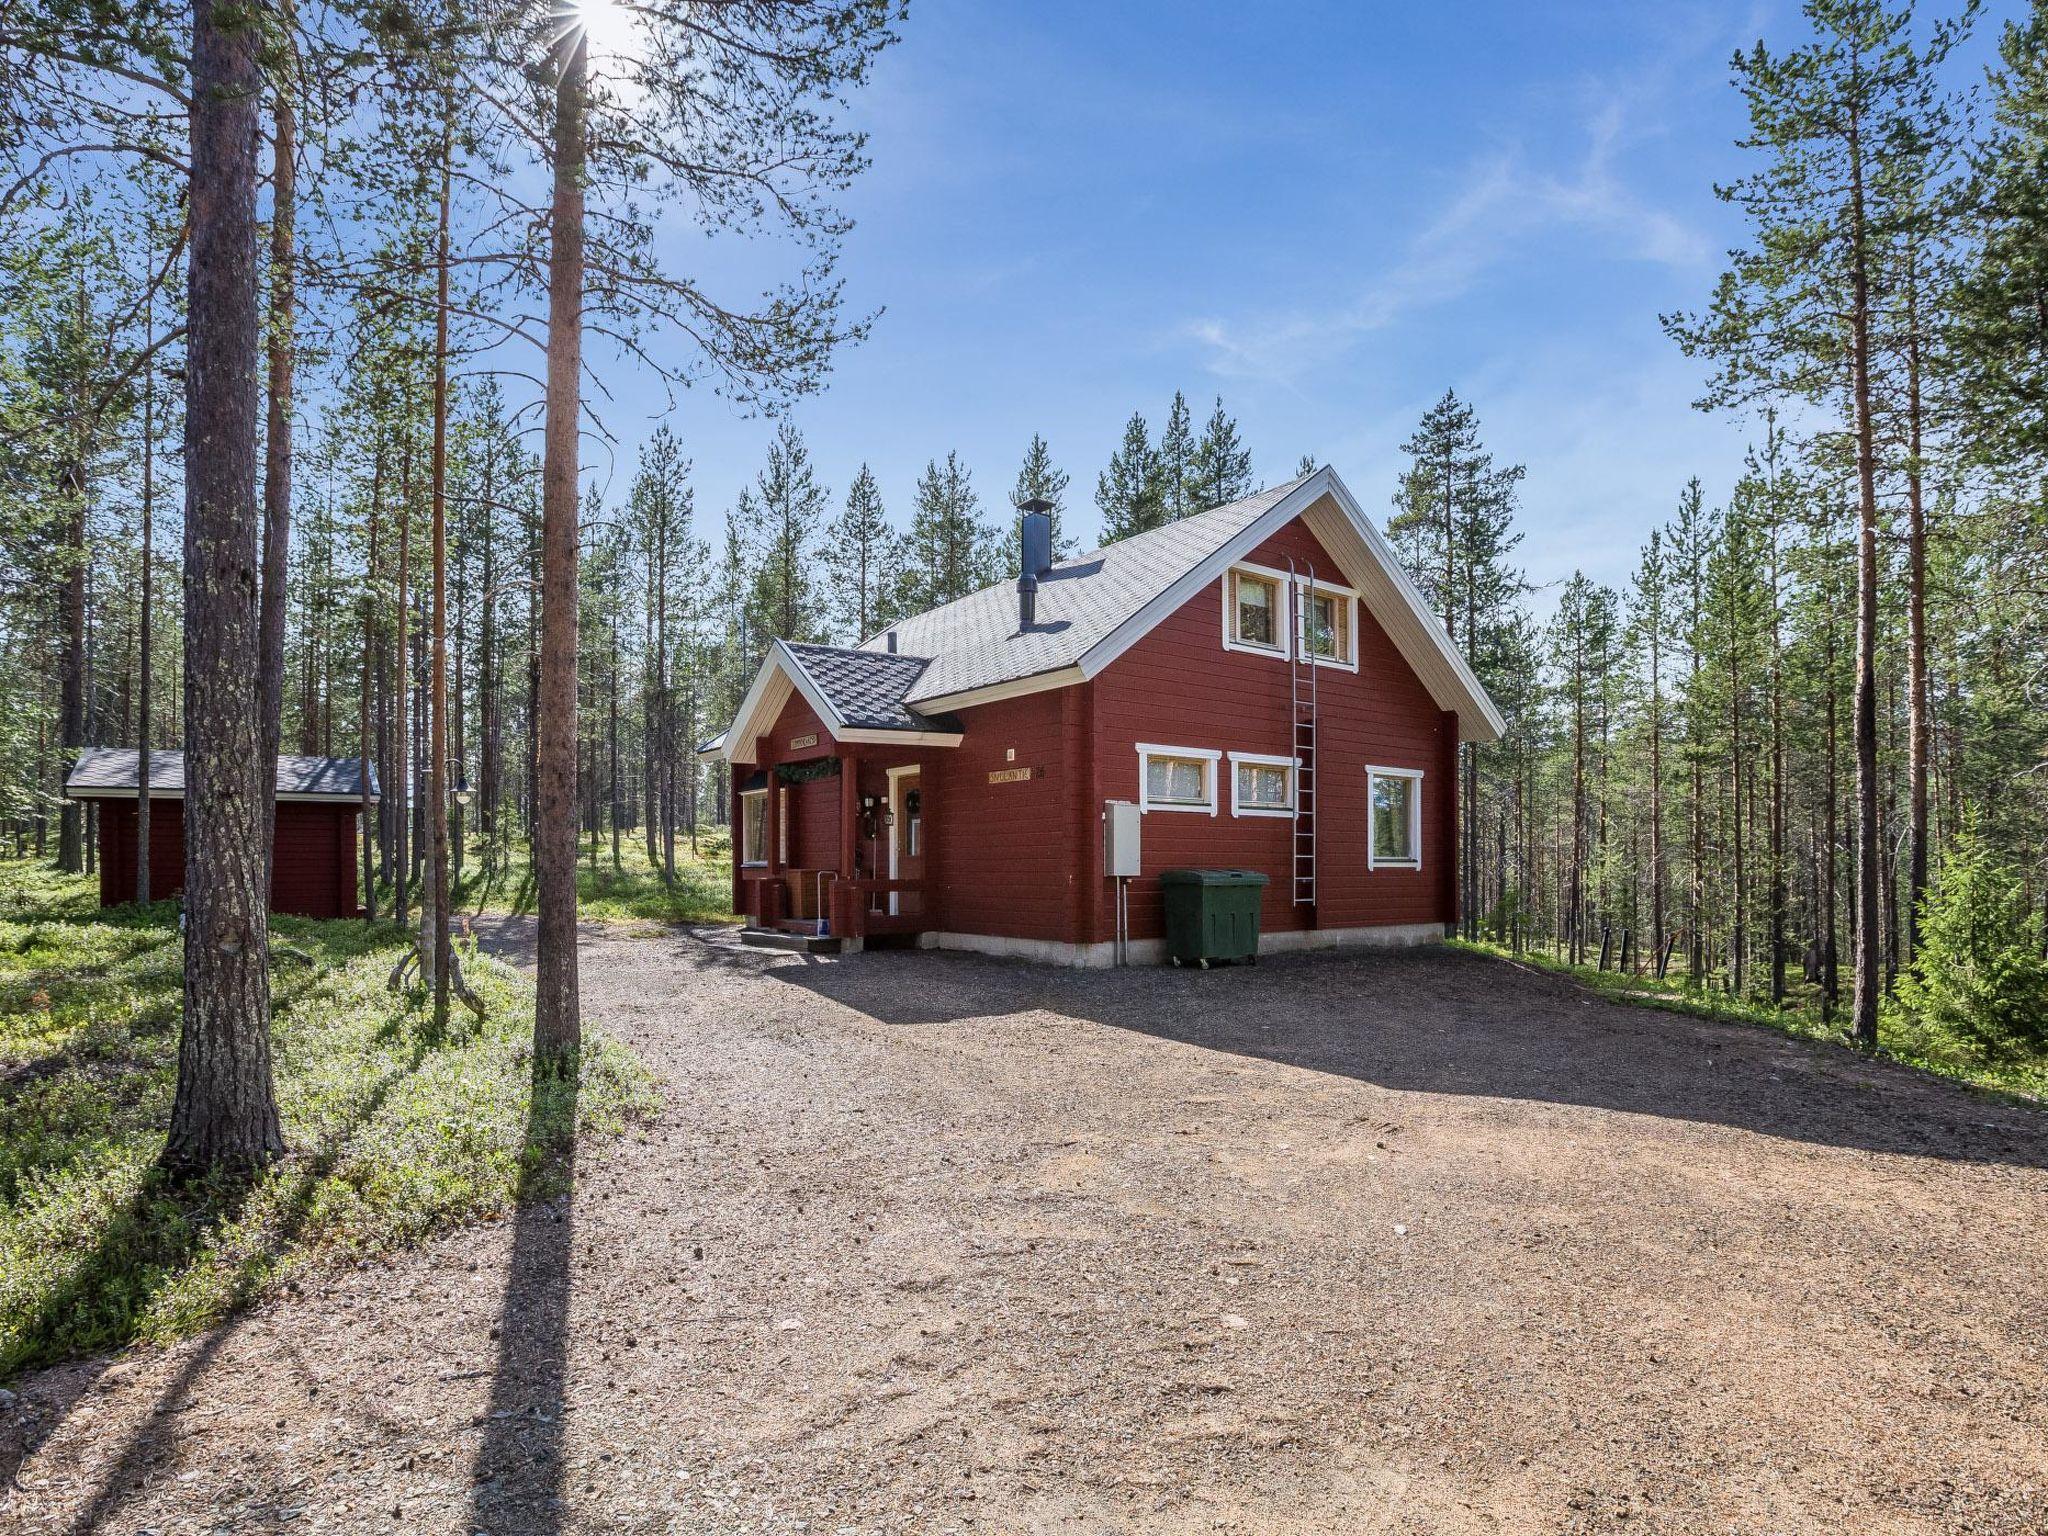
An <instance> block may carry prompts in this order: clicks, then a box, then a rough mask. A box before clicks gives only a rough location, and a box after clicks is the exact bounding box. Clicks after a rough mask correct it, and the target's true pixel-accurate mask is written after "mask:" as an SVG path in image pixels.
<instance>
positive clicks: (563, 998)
mask: <svg viewBox="0 0 2048 1536" xmlns="http://www.w3.org/2000/svg"><path fill="white" fill-rule="evenodd" d="M588 43H589V40H588V37H587V36H586V34H585V32H584V30H583V29H582V28H581V27H569V28H566V29H564V31H563V34H562V36H561V38H560V39H559V40H558V41H557V43H556V44H555V52H556V59H557V61H558V62H557V68H556V81H555V143H554V205H553V211H552V215H551V220H550V227H549V241H548V244H549V249H548V359H547V423H546V431H545V437H544V440H543V457H542V466H541V637H540V698H539V700H538V702H537V711H536V712H537V715H538V719H537V720H536V722H535V724H536V728H537V737H538V761H537V764H536V768H537V771H538V776H539V779H538V783H537V784H536V785H535V790H536V798H535V810H536V815H535V827H534V864H535V875H536V878H537V882H538V887H539V890H538V895H539V915H540V931H539V952H538V956H537V964H536V967H535V996H534V1013H533V1055H534V1065H535V1068H536V1070H538V1071H544V1072H545V1071H554V1072H562V1071H565V1070H568V1071H573V1070H574V1067H573V1061H574V1058H575V1056H576V1054H577V1052H578V1051H580V1050H581V1048H582V1044H583V1020H582V1008H581V1001H580V998H579V996H578V986H577V974H576V734H577V732H576V640H577V634H576V619H577V613H576V603H577V578H576V566H577V542H578V541H577V529H576V517H577V495H576V481H577V454H578V451H579V447H580V444H579V441H578V438H579V430H578V429H579V425H580V420H581V415H582V383H583V380H582V366H583V148H584V145H583V134H584V127H583V113H584V100H583V96H584V81H585V74H586V70H587V66H588V61H589V51H588Z"/></svg>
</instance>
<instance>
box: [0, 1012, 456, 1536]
mask: <svg viewBox="0 0 2048 1536" xmlns="http://www.w3.org/2000/svg"><path fill="white" fill-rule="evenodd" d="M429 1049H430V1047H429V1044H428V1043H427V1042H426V1041H424V1040H421V1041H418V1042H416V1043H415V1044H414V1047H413V1049H412V1051H411V1053H410V1055H409V1056H408V1058H407V1060H406V1061H405V1062H404V1064H403V1065H401V1066H398V1067H395V1068H393V1069H392V1070H391V1071H389V1072H387V1073H385V1074H384V1076H383V1077H381V1078H379V1079H378V1080H377V1082H376V1083H375V1084H373V1085H372V1086H371V1088H370V1090H369V1092H368V1093H367V1094H365V1095H364V1097H363V1099H362V1101H361V1102H360V1103H359V1104H358V1105H357V1106H356V1107H355V1108H354V1110H353V1111H352V1112H351V1113H350V1115H349V1118H348V1120H347V1122H346V1124H344V1125H343V1126H342V1127H341V1128H340V1130H339V1131H338V1132H337V1133H336V1134H335V1135H333V1136H330V1137H328V1138H327V1140H326V1141H325V1142H324V1143H323V1144H322V1145H321V1146H320V1147H319V1149H318V1150H316V1151H313V1152H310V1153H306V1154H301V1155H300V1156H298V1157H295V1158H293V1159H292V1160H291V1162H290V1163H288V1164H287V1165H286V1169H285V1172H284V1176H285V1177H286V1178H287V1179H289V1180H290V1188H289V1191H288V1192H287V1193H286V1195H285V1196H284V1197H283V1199H282V1200H281V1201H280V1203H279V1214H278V1216H277V1219H276V1220H275V1222H274V1223H273V1225H272V1227H271V1229H270V1233H269V1235H268V1237H267V1238H266V1240H265V1242H264V1243H263V1245H262V1247H261V1249H260V1250H259V1251H258V1252H256V1253H255V1254H252V1255H251V1256H249V1257H248V1258H247V1259H245V1260H244V1261H243V1263H242V1264H241V1265H240V1266H239V1267H238V1269H237V1271H236V1276H235V1284H234V1288H233V1290H232V1292H231V1294H230V1296H229V1298H228V1301H227V1303H226V1307H227V1312H228V1316H227V1318H226V1320H225V1321H223V1322H222V1323H220V1324H219V1325H217V1326H216V1327H215V1328H213V1329H212V1331H211V1332H209V1333H208V1334H207V1335H206V1337H205V1338H204V1339H203V1340H201V1342H200V1343H199V1345H198V1346H197V1347H196V1348H195V1349H194V1350H193V1351H192V1353H191V1355H190V1356H189V1357H188V1358H187V1359H186V1360H185V1361H184V1362H183V1363H182V1364H181V1365H180V1366H179V1367H178V1370H177V1372H176V1374H175V1375H173V1376H172V1378H171V1379H170V1381H169V1382H167V1383H166V1384H165V1386H164V1388H163V1390H162V1391H161V1392H160V1393H159V1394H158V1396H157V1404H156V1408H155V1409H154V1411H152V1412H151V1413H150V1414H149V1416H148V1417H147V1418H145V1419H144V1420H143V1421H142V1423H141V1426H140V1427H139V1428H138V1429H137V1430H136V1431H135V1433H134V1434H133V1435H132V1436H131V1437H130V1439H129V1441H128V1443H127V1444H126V1445H124V1446H123V1447H122V1448H121V1451H120V1453H119V1454H118V1455H117V1456H116V1457H115V1459H114V1461H113V1463H112V1465H111V1466H110V1467H109V1469H108V1471H107V1472H106V1474H105V1475H104V1476H103V1477H101V1479H100V1482H99V1487H98V1488H97V1490H95V1492H94V1493H93V1496H92V1497H91V1498H90V1499H89V1500H88V1501H87V1502H86V1503H85V1504H84V1505H83V1506H82V1507H81V1508H80V1510H79V1512H78V1514H77V1515H76V1517H75V1518H74V1519H73V1520H72V1522H71V1525H70V1526H69V1527H68V1530H69V1532H70V1533H71V1536H85V1533H87V1532H90V1531H96V1530H98V1529H100V1528H101V1526H102V1525H103V1523H104V1522H105V1521H107V1520H108V1519H110V1518H111V1517H112V1516H113V1515H114V1514H115V1513H116V1512H117V1511H118V1510H119V1508H120V1506H121V1504H122V1503H123V1501H124V1500H125V1499H126V1498H127V1496H128V1495H129V1494H130V1493H132V1492H134V1491H135V1490H136V1489H137V1488H139V1487H140V1486H141V1485H142V1480H143V1475H144V1473H145V1472H147V1470H148V1469H149V1468H150V1467H151V1466H153V1465H154V1464H155V1463H157V1462H158V1461H160V1460H162V1459H163V1458H164V1457H166V1456H168V1455H169V1454H170V1451H171V1446H172V1443H173V1442H174V1441H175V1440H176V1439H177V1438H178V1435H179V1433H180V1429H179V1425H178V1422H177V1413H178V1409H179V1406H180V1404H181V1403H182V1402H183V1401H184V1399H185V1397H186V1395H187V1394H188V1393H189V1392H190V1391H191V1390H192V1388H193V1387H194V1386H195V1385H197V1384H198V1382H199V1380H200V1378H201V1377H203V1376H204V1375H205V1374H206V1371H207V1369H208V1367H209V1366H210V1365H211V1364H212V1363H213V1360H214V1358H215V1356H217V1355H218V1354H219V1353H220V1350H221V1348H222V1346H223V1345H225V1344H226V1343H227V1342H228V1340H229V1339H231V1338H233V1337H234V1335H235V1333H236V1332H237V1330H238V1329H239V1328H240V1327H241V1323H242V1320H243V1318H244V1317H245V1316H246V1309H247V1307H248V1304H249V1303H250V1302H252V1301H254V1300H255V1299H256V1298H257V1297H258V1296H259V1295H260V1294H261V1293H262V1291H263V1288H264V1285H265V1283H266V1282H267V1280H268V1279H269V1277H270V1275H271V1273H272V1268H271V1267H272V1265H273V1264H274V1263H275V1262H276V1261H277V1260H278V1259H279V1258H280V1257H282V1256H283V1254H284V1253H285V1252H286V1251H287V1250H288V1249H289V1248H290V1247H291V1245H292V1244H293V1242H295V1241H296V1240H297V1238H298V1236H299V1234H300V1233H301V1232H302V1231H303V1230H304V1228H305V1225H306V1222H307V1219H308V1217H309V1216H310V1215H311V1213H312V1208H313V1200H314V1195H315V1192H316V1191H317V1190H318V1188H319V1186H320V1184H321V1181H322V1180H324V1179H325V1178H327V1176H328V1175H329V1174H331V1173H332V1172H333V1171H334V1169H335V1167H336V1166H337V1165H338V1164H339V1162H340V1161H341V1158H342V1156H343V1154H344V1153H345V1152H346V1151H347V1149H348V1146H349V1143H350V1141H351V1140H352V1139H353V1137H354V1136H355V1134H356V1133H357V1132H358V1131H359V1130H360V1129H361V1128H362V1127H363V1126H365V1125H367V1124H368V1123H369V1122H370V1121H371V1120H373V1119H375V1118H376V1116H377V1113H378V1112H379V1111H380V1110H381V1109H382V1108H383V1107H384V1104H385V1102H386V1101H387V1100H388V1099H389V1098H390V1096H391V1093H392V1091H393V1090H394V1089H395V1088H397V1086H398V1085H399V1084H400V1083H401V1082H403V1081H404V1080H405V1079H406V1078H407V1077H409V1076H411V1075H412V1074H413V1073H414V1072H416V1071H418V1070H419V1067H420V1064H421V1063H422V1062H423V1061H424V1060H425V1059H426V1057H427V1054H428V1051H429ZM162 1178H163V1175H162V1174H160V1173H159V1172H157V1171H156V1170H152V1171H151V1173H150V1174H149V1175H148V1176H147V1178H146V1179H145V1181H144V1185H143V1189H142V1191H140V1192H138V1195H137V1201H138V1202H140V1201H141V1200H143V1198H144V1197H145V1195H146V1194H148V1192H149V1191H150V1190H151V1189H152V1187H153V1186H155V1185H157V1184H158V1183H160V1181H161V1180H162ZM220 1188H221V1189H222V1190H224V1191H227V1192H229V1197H227V1198H221V1199H218V1200H217V1201H215V1202H214V1204H213V1205H212V1206H211V1207H210V1208H209V1211H208V1219H207V1220H206V1221H204V1222H203V1223H191V1224H188V1225H189V1228H190V1230H189V1232H188V1234H187V1237H186V1240H185V1242H184V1244H183V1248H182V1251H183V1253H184V1255H185V1258H186V1261H187V1262H189V1261H190V1260H191V1259H192V1258H193V1257H196V1256H197V1255H198V1254H199V1252H200V1251H201V1249H202V1248H203V1247H204V1246H205V1242H206V1239H207V1238H208V1237H210V1236H211V1235H212V1234H213V1233H214V1232H217V1231H219V1230H220V1229H221V1228H222V1227H224V1226H225V1225H227V1224H228V1223H229V1222H230V1221H231V1220H233V1218H234V1217H235V1215H237V1214H239V1213H240V1212H241V1211H242V1210H244V1209H245V1208H246V1207H247V1205H248V1201H249V1198H250V1196H251V1195H252V1194H253V1193H254V1190H255V1184H254V1182H252V1181H249V1180H241V1181H233V1182H230V1183H224V1184H223V1185H221V1186H220ZM160 1194H161V1190H160V1189H159V1190H158V1195H159V1196H160ZM113 1235H114V1234H113V1228H112V1225H111V1224H110V1228H109V1235H108V1236H107V1237H103V1238H102V1240H101V1243H100V1244H99V1246H98V1248H97V1249H96V1250H95V1251H94V1253H93V1255H91V1256H90V1257H89V1258H88V1259H87V1261H86V1263H85V1264H84V1265H82V1266H81V1267H80V1271H79V1272H77V1273H78V1274H81V1275H84V1276H86V1278H87V1279H90V1277H91V1275H92V1274H93V1273H97V1274H99V1275H100V1276H101V1278H102V1279H106V1280H111V1279H114V1278H121V1279H123V1280H125V1279H126V1278H127V1276H126V1275H125V1274H124V1273H123V1272H122V1270H121V1268H120V1266H121V1264H122V1262H123V1260H124V1258H125V1255H124V1254H123V1252H122V1251H121V1250H120V1249H119V1248H118V1247H117V1246H116V1244H115V1243H114V1242H113V1240H112V1238H113ZM65 1289H66V1291H67V1293H68V1294H70V1295H72V1296H76V1295H78V1294H79V1293H80V1291H79V1286H78V1285H76V1284H74V1285H70V1286H67V1287H66V1288H65ZM43 1315H44V1316H46V1317H54V1316H58V1315H61V1314H60V1313H59V1312H58V1310H57V1307H56V1305H54V1304H52V1305H46V1306H45V1308H44V1309H43ZM111 1363H112V1361H111V1360H102V1361H99V1362H97V1367H98V1369H96V1370H94V1371H93V1372H92V1373H91V1374H90V1375H81V1376H80V1377H79V1379H78V1382H77V1390H76V1391H75V1392H73V1393H72V1394H71V1395H70V1396H69V1399H68V1401H65V1402H64V1403H63V1404H62V1405H61V1408H62V1412H60V1413H59V1414H57V1415H55V1416H54V1417H52V1418H50V1419H49V1420H48V1421H47V1422H45V1423H43V1424H41V1425H39V1426H38V1428H39V1429H40V1430H41V1433H40V1434H39V1436H38V1438H37V1441H36V1443H35V1445H30V1444H27V1443H25V1442H24V1443H23V1444H22V1445H21V1446H20V1448H19V1452H18V1454H16V1455H15V1456H14V1465H13V1466H4V1465H0V1470H4V1471H5V1473H6V1475H7V1478H8V1480H9V1482H10V1483H11V1482H13V1481H14V1479H15V1478H16V1477H17V1476H18V1474H19V1471H20V1466H21V1463H22V1462H23V1461H25V1460H26V1458H27V1457H28V1456H29V1455H30V1454H32V1453H33V1452H34V1451H35V1449H36V1448H37V1446H39V1445H41V1444H43V1443H44V1442H46V1441H47V1440H48V1439H49V1438H50V1436H51V1435H53V1434H55V1433H56V1431H57V1429H58V1427H59V1426H60V1425H61V1424H62V1422H63V1419H64V1417H65V1416H67V1415H68V1413H69V1411H70V1410H71V1408H73V1407H75V1406H76V1404H77V1401H78V1399H79V1398H80V1397H82V1396H83V1395H84V1394H85V1392H86V1391H87V1390H89V1389H90V1387H91V1385H92V1382H93V1380H94V1379H96V1377H97V1375H98V1373H99V1370H103V1369H104V1368H105V1367H106V1366H107V1365H109V1364H111Z"/></svg>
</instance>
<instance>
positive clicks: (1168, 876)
mask: <svg viewBox="0 0 2048 1536" xmlns="http://www.w3.org/2000/svg"><path fill="white" fill-rule="evenodd" d="M1159 883H1160V884H1161V885H1264V884H1265V883H1266V877H1265V875H1264V874H1262V873H1261V872H1260V871H1258V870H1256V869H1168V870H1162V871H1161V872H1160V875H1159Z"/></svg>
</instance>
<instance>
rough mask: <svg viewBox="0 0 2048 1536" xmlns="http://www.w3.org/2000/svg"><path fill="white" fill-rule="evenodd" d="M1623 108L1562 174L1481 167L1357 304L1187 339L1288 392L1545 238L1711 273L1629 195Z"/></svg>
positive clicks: (1494, 159) (1201, 322)
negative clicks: (1570, 237) (1582, 241)
mask: <svg viewBox="0 0 2048 1536" xmlns="http://www.w3.org/2000/svg"><path fill="white" fill-rule="evenodd" d="M1629 94H1635V93H1629ZM1625 99H1626V97H1625V96H1624V95H1614V96H1611V97H1610V98H1609V99H1607V100H1606V101H1604V102H1603V103H1602V104H1601V105H1600V106H1598V107H1597V108H1596V109H1595V110H1594V111H1593V113H1592V114H1591V116H1590V119H1589V120H1588V121H1587V123H1586V126H1585V149H1584V152H1583V153H1582V154H1581V155H1580V157H1579V158H1578V160H1577V162H1576V163H1575V164H1574V165H1573V166H1571V167H1570V168H1569V169H1568V170H1567V171H1565V172H1563V173H1559V172H1555V171H1544V170H1541V169H1539V168H1537V167H1534V166H1532V165H1531V164H1530V157H1529V155H1528V152H1527V151H1526V150H1525V149H1523V148H1521V147H1520V146H1513V147H1510V148H1507V149H1503V150H1497V151H1495V152H1492V153H1490V154H1488V155H1486V156H1483V157H1481V158H1480V159H1478V160H1476V161H1474V162H1473V163H1472V164H1471V165H1469V166H1468V167H1467V168H1466V170H1465V173H1464V175H1463V176H1462V177H1461V178H1460V181H1459V185H1458V190H1457V191H1456V193H1455V194H1454V195H1453V196H1452V197H1451V198H1450V199H1449V201H1447V202H1446V203H1445V204H1444V205H1443V206H1442V207H1441V208H1440V209H1439V210H1438V211H1437V213H1436V215H1435V217H1434V218H1432V219H1431V220H1430V221H1429V223H1428V224H1426V225H1425V226H1424V227H1423V228H1421V229H1420V230H1418V231H1417V232H1416V233H1415V235H1414V236H1413V237H1412V238H1411V239H1410V240H1409V241H1408V243H1407V246H1406V248H1405V250H1404V251H1403V253H1402V255H1401V257H1400V259H1399V260H1398V261H1396V262H1395V263H1394V264H1393V265H1391V266H1390V267H1388V268H1387V269H1386V270H1385V271H1383V272H1381V273H1380V274H1379V275H1378V276H1377V277H1376V278H1374V279H1373V280H1372V281H1371V282H1370V283H1368V284H1367V285H1366V287H1365V288H1364V289H1363V290H1361V291H1359V292H1358V293H1355V294H1353V295H1352V296H1351V297H1350V298H1349V299H1348V300H1346V301H1344V302H1342V303H1337V304H1333V305H1331V306H1329V307H1328V308H1323V309H1317V310H1303V311H1299V312H1295V313H1283V314H1266V315H1247V316H1242V317H1236V318H1223V317H1216V316H1205V317H1201V318H1198V319H1195V320H1192V321H1189V322H1188V323H1187V324H1186V325H1185V326H1184V327H1183V328H1182V330H1183V334H1185V335H1186V336H1188V337H1189V338H1191V339H1193V340H1194V341H1196V342H1199V343H1200V344H1201V345H1203V346H1205V347H1207V348H1208V349H1209V353H1210V356H1209V359H1208V366H1209V368H1210V369H1211V371H1213V372H1215V373H1217V374H1220V375H1223V376H1226V377H1236V378H1249V379H1258V380H1264V381H1267V382H1271V383H1288V382H1291V381H1292V380H1294V379H1296V378H1299V377H1300V376H1301V375H1302V374H1303V373H1304V372H1306V371H1308V370H1310V369H1312V368H1314V367H1315V366H1317V365H1318V364H1321V363H1325V362H1328V361H1330V360H1332V359H1334V358H1337V357H1340V356H1342V355H1344V354H1345V353H1346V352H1347V351H1348V350H1349V349H1350V348H1351V347H1353V346H1354V345H1356V344H1357V342H1358V341H1359V340H1360V339H1361V338H1362V337H1364V336H1366V335H1368V334H1370V333H1372V332H1374V331H1378V330H1382V329H1384V328H1385V327H1387V326H1389V325H1392V324H1393V323H1395V322H1396V321H1398V320H1401V319H1404V318H1406V317H1409V316H1411V315H1414V314H1416V313H1417V312H1419V311H1422V310H1426V309H1430V308H1434V307H1436V306H1439V305H1442V304H1445V303H1449V302H1451V301H1452V300H1455V299H1457V298H1459V297H1461V296H1463V295H1464V294H1466V293H1467V292H1469V291H1470V290H1471V289H1472V288H1474V287H1475V286H1476V285H1477V284H1478V283H1479V281H1480V280H1481V279H1482V278H1483V277H1484V276H1485V275H1486V273H1487V272H1488V271H1490V270H1491V269H1493V268H1494V267H1496V266H1498V265H1500V264H1501V263H1502V262H1503V261H1505V260H1507V259H1509V258H1510V257H1512V256H1513V255H1514V254H1515V253H1516V252H1518V251H1520V250H1521V249H1523V248H1524V247H1526V246H1527V245H1529V244H1530V243H1531V242H1532V241H1534V240H1536V239H1538V238H1539V237H1542V236H1544V235H1549V234H1555V233H1559V232H1566V233H1576V234H1580V235H1583V236H1587V237H1590V238H1593V239H1596V240H1598V241H1599V242H1601V250H1602V254H1603V255H1605V256H1607V257H1610V258H1614V259H1621V260H1631V261H1640V262H1647V263H1652V264H1655V265H1660V266H1666V267H1671V268H1677V269H1686V270H1694V269H1703V268H1704V267H1705V266H1706V265H1707V263H1708V262H1709V261H1710V259H1711V258H1712V256H1713V254H1714V252H1713V246H1712V242H1711V241H1710V240H1709V239H1708V238H1707V237H1706V236H1705V234H1704V233H1702V232H1701V231H1699V230H1696V229H1694V228H1692V227H1691V226H1689V225H1688V224H1687V223H1685V221H1684V220H1682V219H1680V218H1678V217H1677V216H1676V215H1674V214H1672V213H1670V212H1669V211H1667V210H1665V209H1662V208H1659V207H1657V206H1656V205H1655V204H1653V203H1652V202H1650V201H1649V200H1648V199H1647V198H1645V197H1643V196H1642V195H1641V194H1639V193H1638V192H1636V191H1635V190H1633V189H1632V188H1630V187H1629V186H1628V185H1627V183H1626V182H1625V181H1624V180H1623V179H1622V177H1621V175H1620V174H1619V172H1618V171H1617V169H1616V163H1615V162H1616V157H1617V152H1618V151H1619V149H1620V148H1621V147H1622V146H1623V145H1624V143H1625V140H1626V134H1625V127H1626V119H1625V112H1624V100H1625Z"/></svg>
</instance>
